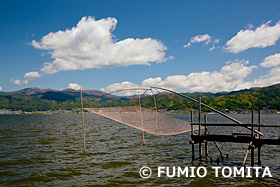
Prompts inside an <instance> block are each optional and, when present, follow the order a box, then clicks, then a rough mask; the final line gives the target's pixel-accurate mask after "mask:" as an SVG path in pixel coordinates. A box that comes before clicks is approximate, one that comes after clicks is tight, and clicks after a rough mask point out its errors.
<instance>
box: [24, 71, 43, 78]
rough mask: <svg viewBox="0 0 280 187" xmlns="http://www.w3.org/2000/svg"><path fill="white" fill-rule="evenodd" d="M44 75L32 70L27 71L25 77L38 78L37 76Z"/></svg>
mask: <svg viewBox="0 0 280 187" xmlns="http://www.w3.org/2000/svg"><path fill="white" fill-rule="evenodd" d="M41 76H42V75H40V74H39V73H38V72H37V71H31V72H29V73H25V75H24V78H27V79H32V78H37V77H41Z"/></svg>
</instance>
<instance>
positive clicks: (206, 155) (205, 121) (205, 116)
mask: <svg viewBox="0 0 280 187" xmlns="http://www.w3.org/2000/svg"><path fill="white" fill-rule="evenodd" d="M204 123H207V115H206V114H205V115H204ZM206 132H207V126H205V135H206ZM205 157H206V158H207V157H208V142H205Z"/></svg>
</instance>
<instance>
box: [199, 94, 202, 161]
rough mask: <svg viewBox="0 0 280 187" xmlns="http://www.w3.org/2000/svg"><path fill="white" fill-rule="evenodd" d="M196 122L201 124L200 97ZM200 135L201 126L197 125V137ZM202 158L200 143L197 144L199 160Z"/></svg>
mask: <svg viewBox="0 0 280 187" xmlns="http://www.w3.org/2000/svg"><path fill="white" fill-rule="evenodd" d="M198 122H199V123H201V97H199V101H198ZM200 134H201V125H198V136H200ZM201 158H202V146H201V143H199V159H200V160H201Z"/></svg>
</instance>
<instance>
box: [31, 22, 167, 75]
mask: <svg viewBox="0 0 280 187" xmlns="http://www.w3.org/2000/svg"><path fill="white" fill-rule="evenodd" d="M116 25H117V20H116V19H115V18H110V17H109V18H106V19H101V20H95V19H94V18H93V17H83V18H82V19H81V20H80V21H79V23H78V24H77V26H75V27H73V28H71V29H67V30H65V31H58V32H55V33H53V32H51V33H49V34H47V35H45V36H44V37H43V38H42V39H41V41H39V42H37V41H35V40H33V41H32V44H31V45H32V46H34V47H35V48H38V49H43V50H48V51H49V53H50V54H51V57H52V58H53V59H54V60H53V61H52V62H46V63H45V64H44V65H43V67H42V68H41V70H40V71H41V72H42V73H43V74H53V73H57V72H60V71H69V70H85V69H91V68H115V67H119V66H130V65H150V63H151V62H157V63H161V62H164V61H166V60H168V58H166V57H165V52H164V51H165V50H166V49H167V48H166V46H165V45H164V44H163V43H162V42H161V41H158V40H155V39H151V38H145V39H139V38H137V39H134V38H127V39H124V40H121V41H117V40H116V39H115V37H114V35H113V34H112V32H113V31H114V29H115V27H116Z"/></svg>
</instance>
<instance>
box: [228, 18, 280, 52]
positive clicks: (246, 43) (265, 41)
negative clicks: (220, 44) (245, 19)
mask: <svg viewBox="0 0 280 187" xmlns="http://www.w3.org/2000/svg"><path fill="white" fill-rule="evenodd" d="M269 24H270V21H268V22H267V23H264V24H262V25H261V26H260V27H257V28H256V29H255V30H252V29H251V28H253V27H252V26H250V27H249V28H248V29H246V30H240V31H239V32H238V33H237V35H236V36H234V37H233V38H231V39H230V40H229V41H227V43H226V45H225V50H226V51H228V52H231V53H240V52H242V51H245V50H247V49H249V48H265V47H268V46H272V45H275V44H276V41H277V40H278V39H279V38H280V22H278V23H276V24H275V25H274V26H270V25H269Z"/></svg>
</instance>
